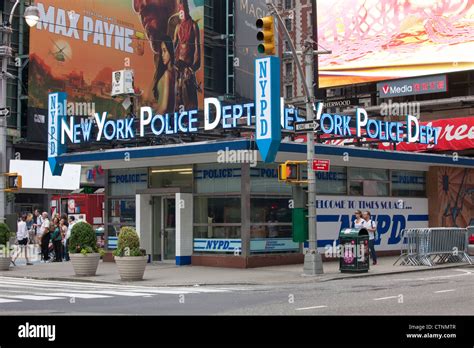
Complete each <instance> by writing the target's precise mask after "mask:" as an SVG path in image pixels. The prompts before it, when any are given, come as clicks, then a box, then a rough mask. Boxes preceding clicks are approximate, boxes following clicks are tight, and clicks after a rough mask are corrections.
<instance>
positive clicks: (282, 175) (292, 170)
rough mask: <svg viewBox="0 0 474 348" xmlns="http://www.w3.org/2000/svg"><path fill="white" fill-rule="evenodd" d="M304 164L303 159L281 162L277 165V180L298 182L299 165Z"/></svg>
mask: <svg viewBox="0 0 474 348" xmlns="http://www.w3.org/2000/svg"><path fill="white" fill-rule="evenodd" d="M302 164H305V162H304V161H303V162H302V161H286V162H285V163H283V164H280V165H279V166H278V180H279V181H286V182H299V181H300V178H301V175H300V172H301V170H300V166H301V165H302Z"/></svg>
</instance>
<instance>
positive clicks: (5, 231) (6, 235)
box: [0, 222, 13, 246]
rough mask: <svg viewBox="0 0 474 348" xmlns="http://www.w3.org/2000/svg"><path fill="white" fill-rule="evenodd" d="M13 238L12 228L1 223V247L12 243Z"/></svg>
mask: <svg viewBox="0 0 474 348" xmlns="http://www.w3.org/2000/svg"><path fill="white" fill-rule="evenodd" d="M12 236H13V233H12V232H11V231H10V228H9V227H8V225H7V224H5V223H3V222H2V223H0V245H5V246H6V245H7V243H8V242H9V241H10V238H11V237H12Z"/></svg>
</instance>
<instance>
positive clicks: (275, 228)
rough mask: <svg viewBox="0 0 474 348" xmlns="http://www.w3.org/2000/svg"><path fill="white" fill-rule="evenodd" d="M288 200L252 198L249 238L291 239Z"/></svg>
mask: <svg viewBox="0 0 474 348" xmlns="http://www.w3.org/2000/svg"><path fill="white" fill-rule="evenodd" d="M289 204H290V198H289V197H288V198H280V197H252V198H251V200H250V238H288V237H291V209H290V207H289Z"/></svg>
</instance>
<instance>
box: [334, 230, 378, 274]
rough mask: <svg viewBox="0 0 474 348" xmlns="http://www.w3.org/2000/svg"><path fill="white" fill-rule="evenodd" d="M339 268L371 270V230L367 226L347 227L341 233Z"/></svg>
mask: <svg viewBox="0 0 474 348" xmlns="http://www.w3.org/2000/svg"><path fill="white" fill-rule="evenodd" d="M339 248H340V250H339V251H340V256H339V270H340V271H341V272H342V273H345V272H360V273H363V272H368V271H369V261H370V260H369V232H368V231H367V230H366V229H365V228H361V229H359V228H345V229H343V230H341V232H340V233H339Z"/></svg>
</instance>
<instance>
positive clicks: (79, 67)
mask: <svg viewBox="0 0 474 348" xmlns="http://www.w3.org/2000/svg"><path fill="white" fill-rule="evenodd" d="M36 6H37V7H38V8H39V12H40V21H39V23H38V24H37V26H36V27H34V28H32V29H31V32H30V63H29V82H28V83H29V108H32V109H34V110H36V113H38V110H41V109H46V108H47V102H48V98H47V96H48V93H50V92H54V91H64V92H66V93H67V95H68V111H69V104H70V103H76V105H78V106H81V108H80V109H79V108H74V105H71V109H70V110H71V111H72V114H75V115H78V114H80V115H78V116H87V115H90V114H91V112H94V111H97V112H105V111H107V112H108V113H109V117H121V116H124V114H125V109H124V107H123V106H122V102H123V101H124V97H121V96H118V97H116V98H112V97H111V90H112V78H113V76H112V73H113V72H114V71H119V70H128V69H133V73H134V84H133V90H134V93H135V94H136V95H138V96H137V97H136V98H137V99H136V100H137V104H139V105H137V106H142V105H146V106H151V107H153V109H154V111H155V112H156V113H160V114H166V113H173V112H175V111H179V110H183V109H186V110H194V109H202V107H203V99H204V94H203V85H204V61H203V47H202V45H203V41H204V10H203V8H204V6H203V0H167V1H163V0H81V1H68V0H38V1H37V2H36ZM68 114H69V112H68Z"/></svg>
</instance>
